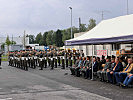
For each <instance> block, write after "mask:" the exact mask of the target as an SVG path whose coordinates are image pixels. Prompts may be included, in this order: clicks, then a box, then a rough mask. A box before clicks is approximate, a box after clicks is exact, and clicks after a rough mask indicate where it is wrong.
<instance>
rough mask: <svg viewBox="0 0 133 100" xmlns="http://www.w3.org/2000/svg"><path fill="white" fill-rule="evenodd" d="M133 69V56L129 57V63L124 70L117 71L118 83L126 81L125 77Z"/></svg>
mask: <svg viewBox="0 0 133 100" xmlns="http://www.w3.org/2000/svg"><path fill="white" fill-rule="evenodd" d="M132 70H133V63H132V58H128V65H127V66H126V68H124V70H123V71H122V72H115V77H116V82H117V85H119V84H120V83H121V82H123V81H124V79H125V78H126V77H127V75H128V74H129V73H130V72H131V71H132Z"/></svg>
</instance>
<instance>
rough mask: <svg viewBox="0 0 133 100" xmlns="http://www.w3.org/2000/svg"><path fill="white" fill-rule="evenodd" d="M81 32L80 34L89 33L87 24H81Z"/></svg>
mask: <svg viewBox="0 0 133 100" xmlns="http://www.w3.org/2000/svg"><path fill="white" fill-rule="evenodd" d="M79 31H80V32H85V31H87V28H86V24H80V28H79Z"/></svg>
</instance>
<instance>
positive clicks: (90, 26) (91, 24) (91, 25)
mask: <svg viewBox="0 0 133 100" xmlns="http://www.w3.org/2000/svg"><path fill="white" fill-rule="evenodd" d="M95 26H96V20H94V19H90V20H89V25H88V31H89V30H91V29H93V28H94V27H95Z"/></svg>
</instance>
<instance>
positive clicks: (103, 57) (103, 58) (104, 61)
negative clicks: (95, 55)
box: [101, 55, 106, 64]
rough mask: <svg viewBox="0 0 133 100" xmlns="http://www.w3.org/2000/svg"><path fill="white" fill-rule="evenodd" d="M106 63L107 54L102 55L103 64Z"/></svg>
mask: <svg viewBox="0 0 133 100" xmlns="http://www.w3.org/2000/svg"><path fill="white" fill-rule="evenodd" d="M105 63H106V60H105V56H103V55H102V60H101V64H105Z"/></svg>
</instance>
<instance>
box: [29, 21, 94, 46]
mask: <svg viewBox="0 0 133 100" xmlns="http://www.w3.org/2000/svg"><path fill="white" fill-rule="evenodd" d="M95 26H96V20H94V19H90V20H89V24H88V25H86V24H83V23H81V24H80V27H79V28H76V27H74V26H73V27H72V36H73V37H74V34H75V33H79V32H86V31H89V30H91V29H92V28H94V27H95ZM29 38H30V43H37V44H39V45H44V46H48V45H54V46H58V47H61V46H63V45H64V42H65V40H69V39H71V28H67V29H64V30H59V29H58V30H57V31H56V32H55V31H53V30H51V31H48V32H45V33H44V34H43V35H42V34H41V33H39V34H37V36H36V37H34V35H29Z"/></svg>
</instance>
